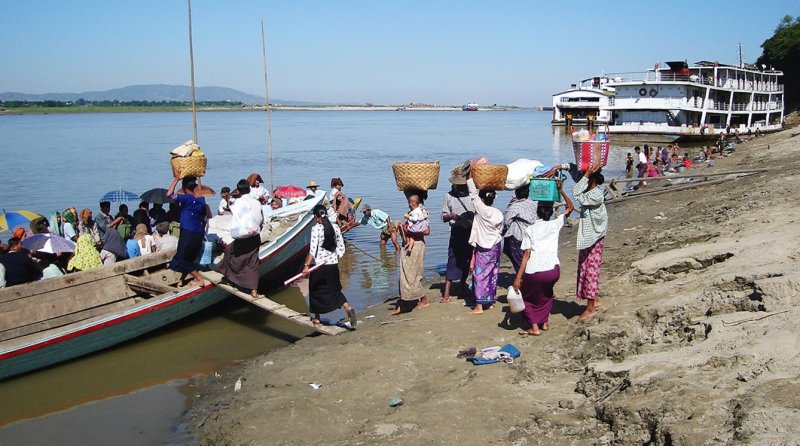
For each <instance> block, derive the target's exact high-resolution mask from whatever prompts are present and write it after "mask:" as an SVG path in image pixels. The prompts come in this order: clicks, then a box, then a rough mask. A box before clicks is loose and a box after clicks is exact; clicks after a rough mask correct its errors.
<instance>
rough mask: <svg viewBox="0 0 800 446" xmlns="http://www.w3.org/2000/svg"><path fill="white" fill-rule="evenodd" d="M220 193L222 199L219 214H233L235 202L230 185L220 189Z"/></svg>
mask: <svg viewBox="0 0 800 446" xmlns="http://www.w3.org/2000/svg"><path fill="white" fill-rule="evenodd" d="M219 195H220V196H221V197H222V199H221V200H220V201H219V207H218V208H217V215H231V205H232V204H233V202H234V198H233V197H231V188H230V187H228V186H225V187H223V188H222V189H220V191H219Z"/></svg>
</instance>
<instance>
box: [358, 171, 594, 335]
mask: <svg viewBox="0 0 800 446" xmlns="http://www.w3.org/2000/svg"><path fill="white" fill-rule="evenodd" d="M561 170H564V171H568V172H569V173H570V175H571V176H572V178H573V180H574V181H575V188H574V190H573V193H572V196H573V197H574V199H575V200H576V201H577V202H578V204H579V205H580V218H579V220H578V221H579V223H578V239H577V241H578V242H577V246H578V265H577V267H578V280H577V284H576V296H577V298H578V299H581V300H585V301H586V302H587V304H586V307H585V309H584V311H583V313H582V314H581V315H580V316H579V318H578V320H579V321H583V320H585V319H587V318H590V317H593V316H595V315H596V314H597V309H598V308H599V307H600V300H599V296H600V289H599V276H600V268H601V265H602V256H603V247H604V237H605V235H606V232H607V228H608V216H607V214H606V210H605V205H604V195H603V192H602V191H601V189H599V188H598V186H600V185H601V184H603V182H604V178H603V175H602V173H601V170H600V166H595V165H591V166H589V168H588V169H586V170H585V171H584V172H580V171H579V170H578V168H577V166H576V165H575V164H572V163H564V164H560V165H557V166H556V167H554V168H552V169H550V170H549V171H545V172H544V173H543V175H542V176H543V177H554V176H557V174H558V172H559V171H561ZM449 181H450V183H451V189H450V191H449V192H448V193H447V194H446V195H445V198H444V202H443V205H442V211H441V220H442V222H443V223H446V224H447V225H448V227H449V229H450V237H449V240H448V248H447V250H448V256H447V267H446V269H445V274H444V291H443V294H442V297H441V299H440V302H441V303H448V302H451V301H453V299H454V298H461V299H464V301H465V303H466V305H467V306H469V307H470V311H469V314H471V315H480V314H483V313H484V312H485V311H487V310H489V309H491V308H492V307H493V306H494V304H495V302H496V298H497V280H498V276H499V271H500V258H501V255H502V254H503V253H505V255H506V256H507V257H508V258H509V260H510V261H511V264H512V266H513V268H514V271H515V280H514V283H513V287H514V288H515V289H516V290H517V291H519V292H521V294H522V296H523V300H524V301H525V311H524V315H525V319H526V320H527V322H528V325H529V326H528V327H526V328H525V329H524V330H523V331H521V332H520V334H521V335H534V336H537V335H540V334H541V331H542V330H547V329H548V328H549V314H550V310H551V308H552V303H553V298H554V293H553V287H554V285H555V283H556V282H557V281H558V279H559V277H560V262H559V259H558V240H559V232H560V230H561V228H562V227H563V226H564V223H565V222H566V221H567V220H566V219H567V217H568V216H569V215H570V214H571V213H572V211H573V209H574V206H573V204H572V201H571V200H570V198H569V196H567V195H566V194H564V193H563V190H562V181H561V180H557V183H558V189H559V191H560V192H561V196H563V197H564V202H565V205H566V208H565V210H564V212H563V213H561V214H558V215H557V216H556V212H555V203H553V202H544V201H539V202H535V201H533V200H531V199H530V198H529V190H530V189H529V186H528V185H525V186H522V187H520V188H518V189H516V190H515V191H514V197H513V198H512V199H511V201H510V202H509V203H508V206H507V207H506V209H505V211H504V212H502V211H500V210H499V209H497V208H495V207H494V201H495V199H496V193H495V191H493V190H479V189H478V188H477V187H476V185H475V182H474V181H473V179H472V178H471V176H470V163H469V162H468V163H465V165H464V166H463V167H461V168H456V169H454V170H453V171H452V172H451V174H450V177H449ZM406 197H407V201H408V207H409V212H408V213H407V214H406V215H405V216H404V218H405V219H406V220H407V222H406V223H400V222H396V223H394V222H393V220H392V219H391V218H390V217H389V215H387V214H386V213H385V212H383V211H381V210H379V209H374V208H372V207H370V206H369V205H366V206H365V207H364V209H363V212H364V217H363V218H362V220H361V223H362V224H364V225H369V226H371V227H373V228H375V229H378V230H379V231H381V235H380V237H381V248H384V247H385V246H386V244H387V242H388V241H389V240H392V242H393V244H394V245H395V248H396V249H397V250H398V251H400V252H401V255H400V279H399V289H400V299H399V301H398V303H397V305H396V308H395V310H394V314H400V313H403V312H407V311H411V310H415V309H421V308H425V307H427V306H429V305H430V302H429V301H428V298H427V297H426V295H425V290H424V289H423V287H422V281H423V265H424V256H425V249H426V245H425V236H427V235H429V234H430V223H429V222H426V223H425V224H419V225H418V222H419V220H420V219H422V220H429V218H430V216H429V214H428V211H427V209H425V207H424V200H425V198H427V197H426V193H425V191H406ZM415 213H416V214H417V216H416V217H415V216H414V214H415ZM400 243H402V244H403V245H404V246H403V248H402V249H401V247H400ZM470 277H471V281H470V282H469V284H468V278H470ZM453 282H458V288H457V289H456V287H455V286H454V285H453Z"/></svg>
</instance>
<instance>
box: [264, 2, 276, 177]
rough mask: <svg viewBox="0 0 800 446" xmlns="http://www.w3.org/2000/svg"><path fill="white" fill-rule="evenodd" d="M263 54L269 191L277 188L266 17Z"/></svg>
mask: <svg viewBox="0 0 800 446" xmlns="http://www.w3.org/2000/svg"><path fill="white" fill-rule="evenodd" d="M261 56H262V58H263V60H264V109H265V110H266V111H267V145H268V146H269V191H270V193H272V192H273V191H274V190H275V181H274V178H275V177H274V176H273V175H272V121H271V120H270V109H271V108H272V104H270V103H269V82H268V78H267V44H266V38H264V19H263V18H262V19H261Z"/></svg>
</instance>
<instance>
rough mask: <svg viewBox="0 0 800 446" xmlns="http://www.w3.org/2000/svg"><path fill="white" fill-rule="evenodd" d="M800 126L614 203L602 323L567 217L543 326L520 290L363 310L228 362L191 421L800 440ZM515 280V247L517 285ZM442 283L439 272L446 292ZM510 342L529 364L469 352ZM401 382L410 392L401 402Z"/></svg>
mask: <svg viewBox="0 0 800 446" xmlns="http://www.w3.org/2000/svg"><path fill="white" fill-rule="evenodd" d="M798 133H799V132H798V131H796V130H794V129H788V130H785V131H783V132H781V133H777V134H773V135H768V136H766V137H762V138H758V139H756V140H753V141H751V142H748V143H745V144H740V145H737V146H736V152H735V153H734V154H733V155H732V156H730V157H727V158H724V159H720V160H715V161H714V163H715V164H716V167H717V168H721V169H731V170H734V169H747V168H754V167H766V168H770V169H772V171H771V172H768V173H760V174H755V175H751V176H748V177H741V178H738V179H734V180H730V181H725V182H719V183H717V184H706V185H702V186H699V187H695V188H690V189H685V190H676V191H672V192H667V193H664V194H659V195H653V196H643V197H639V198H634V199H630V200H626V201H622V202H619V203H615V204H609V205H608V211H609V215H610V231H609V235H608V237H607V239H606V252H605V256H604V265H603V270H602V275H601V295H602V308H601V312H600V314H599V315H598V316H597V317H595V318H593V319H590V320H588V321H587V322H586V323H583V324H579V323H577V322H576V321H577V316H578V315H579V314H580V312H581V311H582V306H581V305H580V304H579V303H578V302H576V301H575V299H574V283H575V268H576V261H577V252H576V250H575V230H576V228H565V229H564V230H563V232H562V234H561V249H560V259H561V267H562V275H561V280H560V281H559V282H558V284H557V286H556V295H557V300H556V302H555V304H554V307H553V314H552V316H551V329H550V330H549V331H548V332H545V333H543V335H542V336H539V337H533V336H525V337H521V336H519V335H517V331H518V330H517V326H518V322H519V321H518V318H517V317H518V316H517V315H514V316H511V317H509V316H510V314H509V313H508V312H507V306H506V305H496V306H495V308H494V309H493V310H491V311H488V312H486V313H484V314H483V315H480V316H471V315H467V310H468V309H467V308H466V307H464V306H463V302H462V301H458V302H453V303H449V304H439V303H433V304H432V305H431V306H430V307H428V308H426V309H424V310H420V311H415V312H413V313H410V314H404V315H401V316H389V315H388V310H389V305H388V304H387V305H383V306H379V307H376V308H373V309H371V310H368V311H365V312H362V313H361V314H360V318H361V322H360V323H359V325H358V330H356V331H355V332H351V333H347V334H344V335H340V336H337V337H332V338H325V337H309V338H306V339H303V340H301V341H299V342H297V343H295V344H293V345H291V346H289V347H285V348H280V349H277V350H276V351H273V352H271V353H269V354H267V355H264V356H261V357H258V358H255V359H254V360H252V361H250V362H249V363H248V364H246V365H244V366H241V367H237V368H232V369H228V370H225V371H223V372H222V376H221V378H217V379H211V380H210V381H209V382H208V385H207V386H206V388H205V389H204V390H203V391H202V392H201V393H202V395H201V396H200V397H199V399H198V402H197V403H196V404H195V406H194V407H193V408H192V409H191V411H190V412H189V413H188V414H187V420H188V421H187V422H188V423H190V424H191V426H193V427H194V428H195V429H197V430H198V431H199V433H200V435H201V437H202V439H203V444H215V445H216V444H234V445H240V444H248V445H249V444H342V445H345V444H347V445H350V444H376V443H381V444H463V445H472V444H475V445H477V444H487V443H495V444H514V445H527V444H559V445H562V444H576V445H578V444H580V445H585V444H728V443H742V444H794V443H795V442H796V441H797V440H796V439H797V438H800V423H798V421H800V397H798V396H797V395H798V393H800V377H798V372H797V370H798V366H799V365H800V342H798V340H800V339H798V338H800V336H798V334H797V330H796V325H797V324H796V320H797V318H798V316H800V310H798V309H797V303H798V302H800V272H798V270H797V260H798V254H797V246H799V243H798V242H800V231H797V228H796V222H797V221H798V219H799V218H800V212H798V209H797V208H796V207H795V206H793V204H794V203H796V202H798V199H800V191H799V190H798V187H797V178H798V175H799V174H800V136H798ZM707 170H711V169H707ZM692 172H693V173H695V172H696V173H697V174H698V175H697V176H698V177H699V176H701V173H702V172H703V170H701V169H696V170H692ZM656 184H657V183H655V182H653V183H651V186H649V187H648V188H649V189H650V188H652V190H655V189H657V188H658V186H656ZM511 279H512V270H511V268H510V266H509V265H508V263H505V264H504V267H503V269H502V271H501V275H500V285H501V286H502V287H503V288H502V289H501V290H500V291H499V293H498V294H499V295H500V296H503V295H504V294H505V287H506V286H508V285H510V283H511ZM440 294H441V283H439V282H434V283H432V284H430V285H429V291H428V295H429V296H430V298H431V299H432V301H433V302H438V300H439V296H440ZM372 315H374V317H372V318H369V319H368V318H367V317H369V316H372ZM387 322H388V323H387ZM384 323H386V324H384ZM505 343H513V344H514V345H516V346H517V347H518V348H519V349H520V350H521V352H522V356H521V357H520V358H518V359H517V361H516V362H515V363H514V364H511V365H505V364H491V365H483V366H474V365H472V364H470V363H468V362H465V361H464V360H463V359H458V358H456V354H457V352H458V350H460V349H463V348H465V347H477V348H481V347H486V346H492V345H502V344H505ZM239 379H241V390H239V391H235V390H234V386H235V383H236V381H237V380H239ZM310 384H321V387H320V388H319V389H314V388H312V387H311V386H310ZM393 397H398V398H402V399H403V401H404V403H403V404H402V405H401V406H398V407H390V406H389V399H390V398H393Z"/></svg>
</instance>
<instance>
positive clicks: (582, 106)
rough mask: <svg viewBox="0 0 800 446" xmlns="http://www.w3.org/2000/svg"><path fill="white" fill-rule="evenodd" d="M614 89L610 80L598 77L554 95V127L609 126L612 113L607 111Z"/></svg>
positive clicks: (552, 121) (573, 85) (583, 81)
mask: <svg viewBox="0 0 800 446" xmlns="http://www.w3.org/2000/svg"><path fill="white" fill-rule="evenodd" d="M613 96H614V88H612V87H610V86H609V79H608V78H607V77H605V76H602V77H600V76H597V77H592V78H589V79H584V80H582V81H580V82H578V83H577V84H572V86H571V87H570V88H569V89H568V90H566V91H562V92H560V93H556V94H554V95H553V108H552V110H553V119H552V120H551V121H550V122H551V123H552V124H553V125H566V126H570V125H592V124H602V125H605V124H608V123H609V122H610V121H611V112H610V111H609V110H607V107H608V105H609V102H610V100H611V98H612V97H613Z"/></svg>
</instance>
